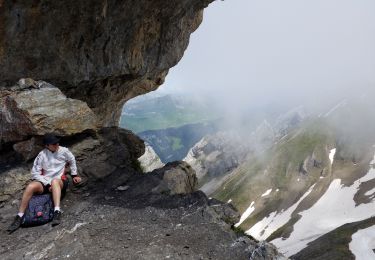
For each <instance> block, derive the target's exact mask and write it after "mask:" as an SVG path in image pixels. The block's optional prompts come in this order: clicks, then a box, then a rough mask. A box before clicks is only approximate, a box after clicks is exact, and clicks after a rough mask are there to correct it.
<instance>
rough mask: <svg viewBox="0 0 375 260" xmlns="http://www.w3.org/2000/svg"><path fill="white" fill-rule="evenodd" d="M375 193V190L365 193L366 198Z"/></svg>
mask: <svg viewBox="0 0 375 260" xmlns="http://www.w3.org/2000/svg"><path fill="white" fill-rule="evenodd" d="M374 193H375V188H373V189H372V190H369V191H368V192H366V193H365V196H371V195H373V194H374Z"/></svg>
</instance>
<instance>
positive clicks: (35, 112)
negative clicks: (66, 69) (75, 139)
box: [0, 81, 97, 142]
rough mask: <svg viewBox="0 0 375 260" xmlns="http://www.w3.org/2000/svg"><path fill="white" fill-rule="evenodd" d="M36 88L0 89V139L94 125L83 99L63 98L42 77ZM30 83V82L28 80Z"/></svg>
mask: <svg viewBox="0 0 375 260" xmlns="http://www.w3.org/2000/svg"><path fill="white" fill-rule="evenodd" d="M34 83H35V84H37V85H38V86H39V88H36V89H34V88H33V89H28V88H25V87H24V85H22V86H21V87H20V89H17V90H0V109H1V110H0V125H1V126H2V127H1V128H0V142H13V141H20V140H23V139H24V138H25V137H27V136H32V135H39V136H41V135H44V134H45V133H49V132H54V133H55V134H57V135H60V136H66V135H72V134H76V133H81V132H83V131H84V130H88V129H96V128H97V125H96V117H95V115H94V113H93V112H92V111H91V109H90V108H89V107H88V106H87V104H86V103H84V102H82V101H79V100H74V99H70V98H66V96H65V95H64V94H62V93H61V91H60V90H59V89H58V88H56V87H54V86H52V85H50V84H48V83H46V82H43V81H39V82H34ZM29 84H31V83H29Z"/></svg>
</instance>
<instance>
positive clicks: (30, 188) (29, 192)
mask: <svg viewBox="0 0 375 260" xmlns="http://www.w3.org/2000/svg"><path fill="white" fill-rule="evenodd" d="M35 193H39V194H40V193H43V185H42V184H41V183H40V182H37V181H33V182H31V183H29V185H27V187H26V189H25V191H24V192H23V195H22V200H21V205H20V208H19V211H18V214H17V216H16V217H15V219H14V220H13V223H12V224H11V225H10V226H9V227H8V229H7V231H8V232H9V233H13V232H14V231H16V230H17V229H18V228H19V227H20V226H21V223H22V217H23V214H24V213H25V210H26V208H27V205H28V204H29V201H30V199H31V197H32V196H33V195H34V194H35Z"/></svg>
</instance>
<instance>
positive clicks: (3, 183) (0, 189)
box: [0, 166, 31, 205]
mask: <svg viewBox="0 0 375 260" xmlns="http://www.w3.org/2000/svg"><path fill="white" fill-rule="evenodd" d="M30 178H31V174H30V170H29V169H28V167H27V166H18V167H14V168H13V167H12V168H9V169H5V170H4V171H1V172H0V205H1V204H2V203H5V202H7V201H9V200H11V199H14V198H16V197H17V195H19V196H21V195H22V191H23V189H24V188H25V186H26V184H27V181H28V180H30Z"/></svg>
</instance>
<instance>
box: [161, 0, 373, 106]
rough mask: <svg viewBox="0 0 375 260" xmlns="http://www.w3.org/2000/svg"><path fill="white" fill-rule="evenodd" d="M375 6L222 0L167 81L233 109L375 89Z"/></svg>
mask: <svg viewBox="0 0 375 260" xmlns="http://www.w3.org/2000/svg"><path fill="white" fill-rule="evenodd" d="M374 10H375V2H374V1H371V0H365V1H355V0H344V1H342V0H329V1H327V0H314V1H312V0H310V1H307V0H305V1H301V0H285V1H277V0H268V1H264V0H256V1H255V0H253V1H250V0H230V1H216V2H214V3H213V4H211V5H210V6H209V7H208V8H207V9H206V10H205V15H204V21H203V23H202V25H201V26H200V27H199V28H198V30H197V31H196V32H195V33H193V35H192V36H191V41H190V45H189V47H188V49H187V51H186V53H185V55H184V57H183V59H182V60H181V62H180V63H179V64H177V66H176V67H175V68H173V69H171V71H170V73H169V75H168V76H167V79H166V83H165V85H164V86H162V87H161V88H160V89H161V91H165V92H174V91H186V92H193V93H200V94H202V95H208V96H210V97H214V98H215V99H216V100H217V102H218V103H219V104H222V105H224V106H225V109H226V110H233V111H240V110H241V109H243V108H245V109H246V108H247V107H249V106H251V105H256V104H260V105H268V104H273V103H278V104H281V106H282V105H283V104H284V105H285V104H288V105H292V104H295V105H300V104H304V105H309V106H313V107H318V108H319V105H320V104H321V105H322V106H324V107H325V106H327V105H328V106H329V105H333V104H335V103H336V102H339V101H340V100H341V99H343V98H345V97H348V96H352V95H359V94H360V93H367V94H368V93H373V89H374V88H375V73H374V72H375V48H374V46H375V34H374V32H375V12H374Z"/></svg>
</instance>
